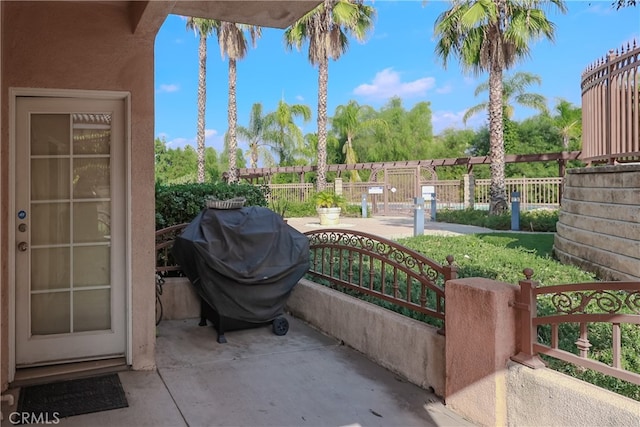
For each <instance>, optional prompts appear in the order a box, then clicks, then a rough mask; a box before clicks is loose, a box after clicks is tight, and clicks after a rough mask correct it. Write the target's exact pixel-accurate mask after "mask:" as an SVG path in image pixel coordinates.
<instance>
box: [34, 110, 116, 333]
mask: <svg viewBox="0 0 640 427" xmlns="http://www.w3.org/2000/svg"><path fill="white" fill-rule="evenodd" d="M30 117H31V126H30V132H31V133H30V138H31V139H30V142H31V150H30V155H31V159H30V162H31V163H30V165H31V170H30V179H31V183H30V190H31V222H30V226H31V230H30V231H31V235H30V237H31V245H30V247H31V270H30V271H31V288H30V289H31V321H32V325H31V326H32V328H31V333H32V334H33V335H43V334H57V333H73V332H81V331H94V330H108V329H110V328H111V289H110V286H111V246H110V235H111V220H110V217H111V157H110V156H111V119H112V115H111V113H103V114H101V113H72V114H32V115H31V116H30ZM87 287H93V289H87ZM96 287H99V289H95V288H96ZM62 289H65V290H66V291H61V290H62Z"/></svg>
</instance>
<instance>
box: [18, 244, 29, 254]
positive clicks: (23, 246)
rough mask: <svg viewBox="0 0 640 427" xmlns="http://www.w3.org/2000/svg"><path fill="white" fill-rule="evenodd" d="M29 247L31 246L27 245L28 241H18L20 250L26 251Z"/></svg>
mask: <svg viewBox="0 0 640 427" xmlns="http://www.w3.org/2000/svg"><path fill="white" fill-rule="evenodd" d="M28 247H29V246H28V245H27V242H20V243H18V250H19V251H20V252H24V251H26V250H27V248H28Z"/></svg>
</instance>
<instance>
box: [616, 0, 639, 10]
mask: <svg viewBox="0 0 640 427" xmlns="http://www.w3.org/2000/svg"><path fill="white" fill-rule="evenodd" d="M611 5H612V6H614V7H615V8H616V9H620V8H621V7H628V6H635V5H636V0H615V1H614V2H613V3H611Z"/></svg>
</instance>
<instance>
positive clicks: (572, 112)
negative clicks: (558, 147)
mask: <svg viewBox="0 0 640 427" xmlns="http://www.w3.org/2000/svg"><path fill="white" fill-rule="evenodd" d="M555 111H556V113H557V115H555V116H554V117H553V122H554V125H555V127H556V128H557V129H558V132H560V136H561V137H562V149H563V150H565V151H566V150H568V149H569V142H571V140H572V139H578V138H580V136H581V135H582V109H581V108H579V107H574V106H573V104H571V103H570V102H569V101H567V100H565V99H558V103H557V104H556V106H555Z"/></svg>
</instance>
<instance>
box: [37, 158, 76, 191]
mask: <svg viewBox="0 0 640 427" xmlns="http://www.w3.org/2000/svg"><path fill="white" fill-rule="evenodd" d="M68 198H69V159H68V158H66V159H59V158H49V159H42V158H38V159H32V160H31V200H55V199H68Z"/></svg>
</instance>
